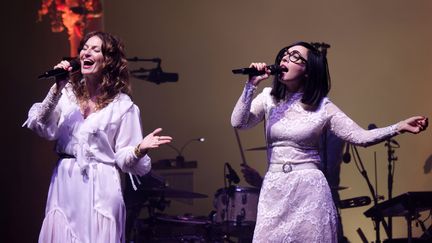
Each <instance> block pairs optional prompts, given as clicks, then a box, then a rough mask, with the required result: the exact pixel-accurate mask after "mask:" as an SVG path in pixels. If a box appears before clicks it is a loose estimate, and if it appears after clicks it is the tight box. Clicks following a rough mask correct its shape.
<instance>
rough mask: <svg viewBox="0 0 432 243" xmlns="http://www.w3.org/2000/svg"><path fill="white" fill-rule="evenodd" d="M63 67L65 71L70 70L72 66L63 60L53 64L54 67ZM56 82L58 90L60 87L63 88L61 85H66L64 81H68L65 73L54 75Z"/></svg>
mask: <svg viewBox="0 0 432 243" xmlns="http://www.w3.org/2000/svg"><path fill="white" fill-rule="evenodd" d="M59 68H60V69H64V70H67V71H69V72H70V71H72V66H71V64H70V63H69V62H68V61H66V60H63V61H61V62H60V63H58V64H57V65H55V66H54V69H59ZM55 81H56V84H57V91H60V90H61V89H63V87H64V86H65V85H66V83H67V82H68V76H65V75H60V76H56V78H55Z"/></svg>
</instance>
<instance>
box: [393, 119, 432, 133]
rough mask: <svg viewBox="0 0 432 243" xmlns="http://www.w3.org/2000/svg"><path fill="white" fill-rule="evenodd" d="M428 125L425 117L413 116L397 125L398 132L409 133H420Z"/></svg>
mask: <svg viewBox="0 0 432 243" xmlns="http://www.w3.org/2000/svg"><path fill="white" fill-rule="evenodd" d="M428 125H429V121H428V118H427V117H424V116H414V117H410V118H408V119H406V120H403V121H401V122H399V123H398V129H399V132H401V133H403V132H410V133H414V134H417V133H420V132H422V131H424V130H426V128H427V127H428Z"/></svg>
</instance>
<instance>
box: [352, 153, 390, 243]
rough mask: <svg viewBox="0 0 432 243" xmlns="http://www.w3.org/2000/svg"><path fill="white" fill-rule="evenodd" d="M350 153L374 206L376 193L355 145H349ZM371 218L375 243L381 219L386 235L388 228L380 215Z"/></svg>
mask: <svg viewBox="0 0 432 243" xmlns="http://www.w3.org/2000/svg"><path fill="white" fill-rule="evenodd" d="M351 153H352V154H353V155H354V156H353V158H354V162H355V164H356V166H357V169H358V170H359V171H360V174H361V175H362V176H363V177H364V179H365V180H366V184H367V185H368V188H369V191H370V193H371V195H372V199H373V202H374V206H375V205H377V204H378V195H377V194H376V193H375V189H374V188H373V186H372V184H371V182H370V180H369V177H368V175H367V172H366V169H365V168H364V165H363V162H362V160H361V158H360V154H359V152H358V150H357V147H356V146H354V145H352V146H351ZM372 220H373V221H374V223H375V233H376V234H375V235H376V240H375V243H380V242H381V240H380V223H381V221H382V222H383V227H384V229H385V231H386V233H387V235H388V234H389V232H388V229H387V228H388V227H387V224H386V222H385V221H384V220H383V218H382V217H372Z"/></svg>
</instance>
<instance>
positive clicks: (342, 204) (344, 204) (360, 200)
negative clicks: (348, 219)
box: [338, 196, 371, 209]
mask: <svg viewBox="0 0 432 243" xmlns="http://www.w3.org/2000/svg"><path fill="white" fill-rule="evenodd" d="M370 203H371V199H370V197H368V196H363V197H353V198H348V199H344V200H339V202H338V206H339V208H340V209H345V208H355V207H362V206H366V205H369V204H370Z"/></svg>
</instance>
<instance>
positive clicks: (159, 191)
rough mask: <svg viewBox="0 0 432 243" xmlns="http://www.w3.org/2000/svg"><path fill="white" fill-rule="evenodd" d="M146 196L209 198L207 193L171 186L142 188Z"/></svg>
mask: <svg viewBox="0 0 432 243" xmlns="http://www.w3.org/2000/svg"><path fill="white" fill-rule="evenodd" d="M141 191H142V192H143V193H144V194H145V195H146V196H149V197H166V198H207V197H208V196H207V195H205V194H201V193H197V192H190V191H184V190H179V189H173V188H169V187H161V188H148V189H144V188H143V189H142V190H141Z"/></svg>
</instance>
